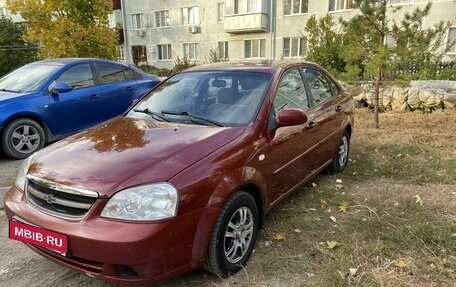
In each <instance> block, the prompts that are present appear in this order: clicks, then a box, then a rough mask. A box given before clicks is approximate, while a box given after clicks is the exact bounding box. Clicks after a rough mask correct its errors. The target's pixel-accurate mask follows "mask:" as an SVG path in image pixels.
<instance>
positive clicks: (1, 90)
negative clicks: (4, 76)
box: [0, 89, 19, 93]
mask: <svg viewBox="0 0 456 287" xmlns="http://www.w3.org/2000/svg"><path fill="white" fill-rule="evenodd" d="M0 92H9V93H19V92H18V91H13V90H8V89H0Z"/></svg>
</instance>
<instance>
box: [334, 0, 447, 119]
mask: <svg viewBox="0 0 456 287" xmlns="http://www.w3.org/2000/svg"><path fill="white" fill-rule="evenodd" d="M389 2H390V0H354V3H353V7H354V8H355V9H359V11H360V14H359V15H356V16H354V17H352V18H351V19H350V20H349V21H346V22H343V25H344V27H345V36H344V38H345V40H344V42H346V43H349V45H350V46H351V47H356V50H358V52H359V54H360V57H359V58H358V59H357V61H353V60H350V58H349V55H347V54H346V55H345V57H344V58H345V59H346V61H347V65H348V67H346V68H347V69H348V70H349V69H353V67H355V68H356V67H357V68H358V70H359V71H364V72H367V73H370V74H372V75H375V82H374V95H375V98H374V102H375V104H374V114H375V123H376V127H377V128H378V127H379V87H380V83H381V81H382V79H383V77H384V75H385V73H386V72H387V71H390V70H391V69H393V68H395V67H397V65H398V64H404V63H407V62H410V61H412V62H415V64H421V65H425V64H428V63H430V62H431V61H436V60H438V58H439V57H441V56H439V53H438V50H436V47H437V46H438V45H441V44H442V43H441V42H442V39H443V35H444V25H443V23H440V24H439V25H436V26H435V27H433V28H429V29H423V28H422V27H423V25H422V24H423V20H424V17H426V16H427V15H429V12H430V10H431V7H432V4H431V3H430V2H429V3H428V4H426V5H425V6H424V7H423V8H422V9H421V8H416V9H415V10H414V11H413V12H412V13H405V14H404V15H403V17H402V20H401V21H397V19H398V18H399V17H397V13H398V11H400V9H401V6H391V5H389ZM388 39H392V40H393V41H392V42H393V44H392V45H387V42H388V41H387V40H388ZM350 66H352V68H350Z"/></svg>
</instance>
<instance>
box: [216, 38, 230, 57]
mask: <svg viewBox="0 0 456 287" xmlns="http://www.w3.org/2000/svg"><path fill="white" fill-rule="evenodd" d="M228 47H229V44H228V41H218V42H217V53H218V54H219V57H220V59H223V60H227V59H229V49H228Z"/></svg>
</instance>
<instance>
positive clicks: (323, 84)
mask: <svg viewBox="0 0 456 287" xmlns="http://www.w3.org/2000/svg"><path fill="white" fill-rule="evenodd" d="M302 70H303V73H304V75H305V77H306V81H307V83H308V84H309V87H310V92H311V94H312V98H313V100H314V103H315V104H316V105H318V104H320V103H322V102H324V101H326V100H327V99H329V98H331V97H332V92H331V85H330V83H329V82H328V79H327V78H326V77H325V76H324V75H323V74H322V73H321V72H320V71H318V70H315V69H312V68H303V69H302Z"/></svg>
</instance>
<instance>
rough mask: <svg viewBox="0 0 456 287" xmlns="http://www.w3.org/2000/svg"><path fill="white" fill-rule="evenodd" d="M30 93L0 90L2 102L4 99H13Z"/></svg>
mask: <svg viewBox="0 0 456 287" xmlns="http://www.w3.org/2000/svg"><path fill="white" fill-rule="evenodd" d="M28 94H29V93H12V92H3V91H0V103H1V102H2V101H7V100H11V99H14V98H18V97H21V96H25V95H28Z"/></svg>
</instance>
